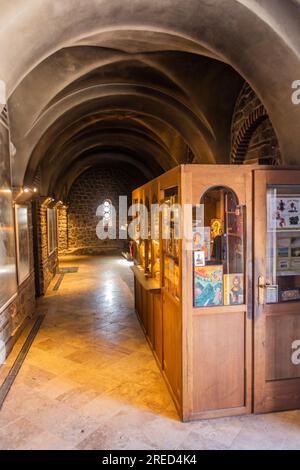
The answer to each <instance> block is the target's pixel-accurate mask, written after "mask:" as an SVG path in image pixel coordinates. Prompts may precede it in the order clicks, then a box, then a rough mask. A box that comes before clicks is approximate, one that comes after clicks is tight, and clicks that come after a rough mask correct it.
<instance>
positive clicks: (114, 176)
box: [59, 166, 145, 254]
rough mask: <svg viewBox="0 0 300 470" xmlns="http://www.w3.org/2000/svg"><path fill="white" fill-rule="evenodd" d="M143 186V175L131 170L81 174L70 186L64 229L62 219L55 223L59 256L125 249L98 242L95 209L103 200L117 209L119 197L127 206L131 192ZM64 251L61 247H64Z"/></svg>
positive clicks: (115, 242) (122, 243)
mask: <svg viewBox="0 0 300 470" xmlns="http://www.w3.org/2000/svg"><path fill="white" fill-rule="evenodd" d="M144 182H145V178H144V177H143V175H142V174H141V173H140V172H139V171H138V170H136V169H135V168H131V167H130V168H128V167H121V166H119V167H109V168H105V167H101V168H97V167H96V168H91V169H89V170H87V171H85V172H84V173H83V174H82V175H80V176H79V178H78V179H77V180H76V181H75V183H74V184H73V186H72V188H71V190H70V193H69V200H68V204H69V208H68V227H67V230H66V229H65V225H64V223H65V222H64V218H65V215H63V216H62V217H63V220H62V221H61V222H59V227H60V236H59V239H60V240H61V248H60V252H64V253H66V252H68V253H75V254H108V253H120V252H121V251H123V250H124V249H127V242H126V241H124V240H119V239H116V240H109V239H106V240H99V239H98V237H97V235H96V227H97V224H98V222H99V220H100V219H99V217H97V216H96V211H97V207H98V206H99V205H100V204H102V203H103V202H104V201H105V200H106V199H109V200H110V201H111V203H112V204H113V205H114V206H115V207H116V209H117V218H118V201H119V196H121V195H126V196H127V197H128V204H129V205H130V204H131V193H132V191H133V189H135V188H137V187H138V186H140V185H142V184H143V183H144ZM66 237H67V246H68V248H67V250H63V249H62V247H65V246H66Z"/></svg>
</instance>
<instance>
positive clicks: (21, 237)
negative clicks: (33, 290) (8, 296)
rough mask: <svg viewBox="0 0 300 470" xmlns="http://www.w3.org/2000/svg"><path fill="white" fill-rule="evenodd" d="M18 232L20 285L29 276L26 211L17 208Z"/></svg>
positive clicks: (20, 207) (24, 208)
mask: <svg viewBox="0 0 300 470" xmlns="http://www.w3.org/2000/svg"><path fill="white" fill-rule="evenodd" d="M16 213H17V230H18V276H19V277H18V279H19V284H21V283H22V282H23V281H24V279H26V277H27V276H28V275H29V240H28V209H27V207H25V206H24V207H23V206H17V207H16Z"/></svg>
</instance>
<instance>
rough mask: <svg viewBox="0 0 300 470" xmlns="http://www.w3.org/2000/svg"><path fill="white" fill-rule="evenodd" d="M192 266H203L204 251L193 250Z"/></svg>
mask: <svg viewBox="0 0 300 470" xmlns="http://www.w3.org/2000/svg"><path fill="white" fill-rule="evenodd" d="M194 266H205V251H194Z"/></svg>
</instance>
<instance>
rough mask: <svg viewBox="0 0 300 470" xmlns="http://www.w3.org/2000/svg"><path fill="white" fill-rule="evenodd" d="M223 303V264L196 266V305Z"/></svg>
mask: <svg viewBox="0 0 300 470" xmlns="http://www.w3.org/2000/svg"><path fill="white" fill-rule="evenodd" d="M216 305H223V266H222V265H208V266H202V267H201V266H194V307H209V306H216Z"/></svg>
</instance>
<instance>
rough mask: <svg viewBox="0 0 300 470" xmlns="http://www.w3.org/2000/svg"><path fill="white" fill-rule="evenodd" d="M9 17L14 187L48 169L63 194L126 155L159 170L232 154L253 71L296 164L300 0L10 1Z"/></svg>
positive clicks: (0, 36) (5, 32)
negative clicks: (238, 105) (90, 170)
mask: <svg viewBox="0 0 300 470" xmlns="http://www.w3.org/2000/svg"><path fill="white" fill-rule="evenodd" d="M283 4H284V5H283ZM16 11H18V15H16V14H15V12H16ZM1 17H2V22H1V23H2V24H1V30H0V56H1V60H0V79H2V80H4V81H5V83H6V86H7V93H8V98H9V100H8V104H9V112H10V121H11V138H12V141H13V143H14V145H15V147H16V149H17V151H16V155H15V157H14V161H13V179H14V185H15V186H21V185H23V184H24V183H26V184H30V183H31V182H32V181H33V179H34V177H35V174H36V173H37V172H39V174H41V192H42V193H43V194H45V195H46V194H47V193H48V192H49V191H51V192H52V193H54V194H56V193H57V195H61V194H63V193H64V191H65V188H68V187H69V186H70V184H71V182H72V181H74V178H76V177H77V176H78V175H79V174H80V171H81V169H82V171H83V170H85V169H86V168H87V167H88V166H89V165H94V164H96V163H97V159H98V160H99V161H100V160H101V161H102V160H103V159H105V161H107V159H109V158H110V159H111V160H112V161H113V159H114V158H115V161H116V162H117V161H118V159H120V158H121V156H122V158H121V159H124V158H125V160H126V159H129V160H127V161H128V162H129V161H130V164H131V165H134V166H136V167H139V168H140V169H144V170H145V168H148V172H146V173H147V174H148V176H149V177H150V175H153V176H155V175H156V174H159V173H160V172H162V171H164V170H166V169H168V168H171V167H172V166H174V165H176V164H178V163H184V162H185V161H186V159H187V158H189V161H190V156H191V155H192V156H193V157H192V158H193V159H194V160H193V161H195V162H210V163H215V162H227V161H229V159H230V145H231V135H230V129H231V120H232V115H233V110H234V105H235V101H236V99H237V96H238V95H239V92H240V90H241V88H242V85H243V80H246V81H247V82H248V83H249V84H250V85H251V87H252V88H253V89H254V90H255V92H256V94H257V95H258V97H259V98H260V99H261V101H262V103H263V105H264V106H265V109H266V110H267V112H268V115H269V117H270V119H271V121H272V124H273V126H274V128H275V131H276V133H277V136H278V140H279V144H280V147H281V152H282V156H283V158H282V159H283V163H286V164H294V163H298V160H299V148H300V133H299V130H298V128H299V118H300V106H295V105H293V104H292V101H291V93H292V90H291V84H292V82H293V81H294V80H296V79H299V78H300V77H299V70H300V35H299V30H300V2H299V0H286V1H285V2H282V1H281V0H260V1H256V0H226V2H224V1H222V0H201V1H199V0H188V1H185V2H183V1H182V0H160V1H152V2H150V1H149V0H109V1H107V0H89V1H88V2H87V1H86V0H65V1H64V2H62V1H61V0H43V2H36V1H34V0H28V1H27V2H24V1H23V0H16V1H15V2H13V3H11V2H10V1H9V0H3V1H2V2H1ZM114 155H115V157H114ZM125 160H122V161H125ZM146 173H145V171H144V174H146Z"/></svg>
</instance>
